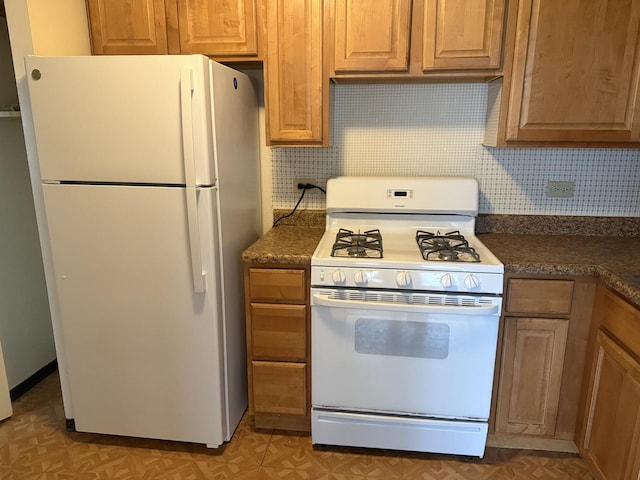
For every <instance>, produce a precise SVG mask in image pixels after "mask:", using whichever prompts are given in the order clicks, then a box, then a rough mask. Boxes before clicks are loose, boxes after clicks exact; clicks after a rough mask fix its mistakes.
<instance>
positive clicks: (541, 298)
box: [506, 278, 574, 315]
mask: <svg viewBox="0 0 640 480" xmlns="http://www.w3.org/2000/svg"><path fill="white" fill-rule="evenodd" d="M573 283H574V282H573V280H533V279H522V278H512V279H510V280H509V284H508V288H507V305H506V309H507V312H509V313H525V314H531V313H540V314H552V315H569V314H570V313H571V302H572V300H573Z"/></svg>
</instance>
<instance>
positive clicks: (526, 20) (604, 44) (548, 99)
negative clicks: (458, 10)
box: [486, 0, 640, 146]
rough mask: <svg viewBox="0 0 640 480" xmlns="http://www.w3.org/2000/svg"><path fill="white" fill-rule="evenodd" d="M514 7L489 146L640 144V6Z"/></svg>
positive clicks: (570, 2)
mask: <svg viewBox="0 0 640 480" xmlns="http://www.w3.org/2000/svg"><path fill="white" fill-rule="evenodd" d="M512 4H513V8H512V11H511V12H510V15H509V17H510V18H509V25H510V27H509V33H508V35H507V38H508V39H507V49H508V50H509V51H510V52H513V55H512V58H511V57H510V58H509V59H508V60H507V62H506V63H507V64H506V65H505V78H504V81H503V82H502V85H500V83H501V82H500V81H498V82H497V83H496V87H501V88H502V90H501V91H500V90H499V88H496V91H495V94H494V95H493V96H492V95H491V94H490V99H492V98H494V99H495V101H496V102H500V103H501V104H500V106H499V108H498V107H494V108H493V111H494V113H495V114H497V115H499V117H496V118H498V121H497V123H496V129H495V131H492V130H491V129H490V130H489V132H490V135H489V136H488V137H487V142H486V143H488V144H490V145H498V146H503V145H508V144H509V142H514V143H515V144H522V143H525V142H530V143H532V144H534V143H533V142H538V145H540V143H539V142H550V143H551V142H557V143H563V144H565V145H568V146H580V144H587V143H593V142H600V143H604V142H617V143H620V144H624V143H626V142H638V141H640V121H639V120H638V85H639V83H640V1H637V0H633V1H630V0H599V1H591V2H585V1H581V0H565V1H559V2H544V1H541V0H520V1H519V2H516V1H514V2H512ZM568 19H570V20H569V21H568ZM511 60H512V61H511ZM491 103H492V102H491V101H490V108H489V112H490V113H491V112H492V106H491ZM490 117H491V115H490ZM585 146H588V145H585Z"/></svg>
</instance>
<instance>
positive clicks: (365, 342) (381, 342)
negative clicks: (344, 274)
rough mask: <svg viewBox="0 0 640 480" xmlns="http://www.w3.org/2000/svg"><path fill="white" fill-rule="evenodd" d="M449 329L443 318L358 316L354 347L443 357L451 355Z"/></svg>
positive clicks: (372, 351)
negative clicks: (407, 319) (423, 320)
mask: <svg viewBox="0 0 640 480" xmlns="http://www.w3.org/2000/svg"><path fill="white" fill-rule="evenodd" d="M450 331H451V329H450V328H449V325H447V324H446V323H442V322H412V321H406V322H396V321H393V320H383V319H377V318H359V319H358V320H356V322H355V333H354V344H355V345H354V348H355V351H356V352H357V353H366V354H372V355H390V356H400V357H414V358H435V359H440V360H443V359H445V358H447V356H448V355H449V337H450Z"/></svg>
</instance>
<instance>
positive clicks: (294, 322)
mask: <svg viewBox="0 0 640 480" xmlns="http://www.w3.org/2000/svg"><path fill="white" fill-rule="evenodd" d="M250 308H251V349H252V353H253V358H255V359H259V360H289V361H294V362H295V361H301V362H304V361H305V360H306V358H307V307H306V306H305V305H269V304H262V303H252V304H251V307H250Z"/></svg>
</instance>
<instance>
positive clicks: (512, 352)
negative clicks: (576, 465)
mask: <svg viewBox="0 0 640 480" xmlns="http://www.w3.org/2000/svg"><path fill="white" fill-rule="evenodd" d="M594 289H595V280H594V279H593V278H590V277H565V276H541V275H516V274H508V275H507V276H506V288H505V297H504V314H503V317H502V324H501V328H500V340H499V345H498V355H497V360H496V376H495V381H494V404H493V410H492V419H493V421H490V424H491V426H490V435H489V439H488V444H489V445H493V446H511V447H513V446H517V447H520V448H537V449H549V450H565V451H574V452H575V451H576V446H575V443H574V437H575V431H576V422H577V416H578V411H579V399H580V392H581V389H582V379H583V376H584V374H583V372H584V365H585V358H586V353H587V341H588V338H589V331H590V325H591V314H592V304H593V292H594Z"/></svg>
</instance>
